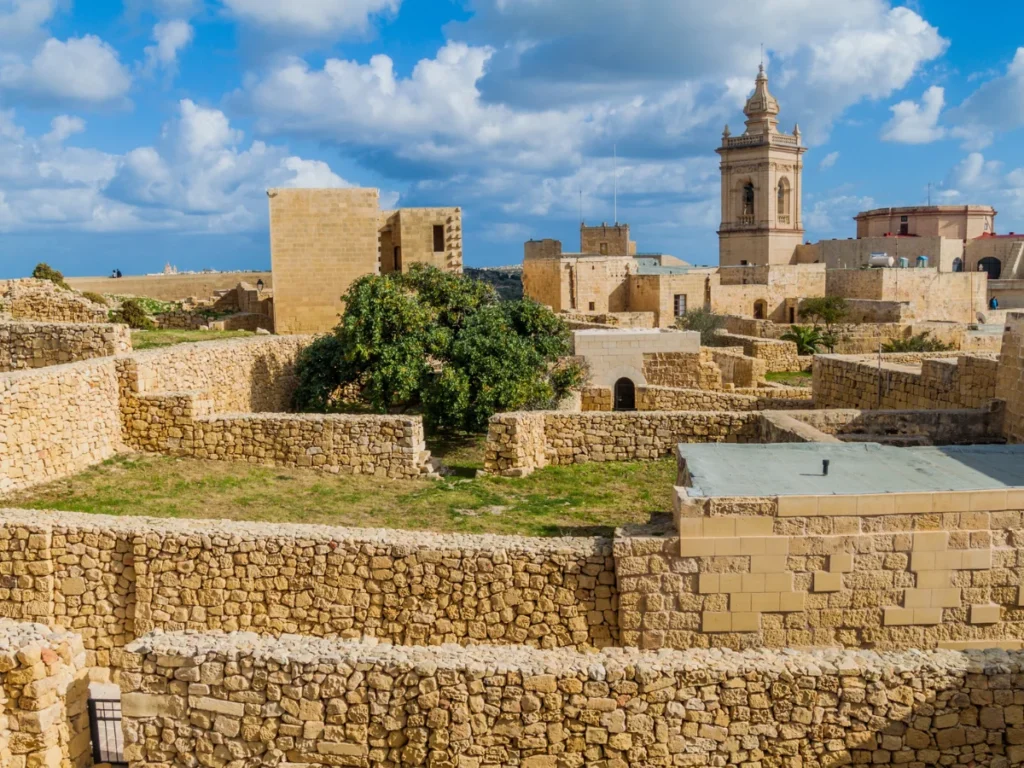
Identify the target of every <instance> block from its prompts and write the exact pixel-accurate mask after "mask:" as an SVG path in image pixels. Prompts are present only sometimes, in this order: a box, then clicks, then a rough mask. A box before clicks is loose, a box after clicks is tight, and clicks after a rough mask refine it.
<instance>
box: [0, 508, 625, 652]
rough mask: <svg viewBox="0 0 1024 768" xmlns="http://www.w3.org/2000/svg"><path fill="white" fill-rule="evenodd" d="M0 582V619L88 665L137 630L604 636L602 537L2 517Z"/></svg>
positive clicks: (611, 619) (554, 640)
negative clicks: (76, 638)
mask: <svg viewBox="0 0 1024 768" xmlns="http://www.w3.org/2000/svg"><path fill="white" fill-rule="evenodd" d="M4 579H6V581H3V580H4ZM0 583H2V584H4V585H5V586H3V587H0V615H4V616H12V617H14V618H17V619H22V620H31V621H41V622H42V621H44V622H48V623H54V624H58V625H60V626H62V627H66V628H68V629H70V630H73V631H74V632H76V633H78V634H80V635H81V636H82V638H83V642H84V644H85V648H86V650H87V654H88V664H89V666H91V667H95V666H98V667H104V666H109V665H110V664H111V663H112V658H113V656H114V655H115V653H114V652H115V651H118V650H119V649H121V648H123V647H124V646H125V644H127V643H128V642H130V641H131V640H133V639H134V638H135V637H138V636H139V635H141V634H144V633H145V632H149V631H152V630H163V631H176V630H186V629H188V630H211V629H213V630H227V631H234V630H245V631H254V632H259V633H262V634H273V635H280V634H302V635H309V636H320V637H323V636H341V637H360V636H369V637H376V638H379V639H381V640H387V641H390V642H396V643H406V644H428V645H436V644H439V643H445V642H449V643H460V644H478V643H493V644H523V645H531V646H537V647H545V648H554V647H559V646H565V645H572V646H579V647H583V648H589V647H602V646H606V645H613V644H616V643H617V642H618V629H617V623H616V621H617V610H618V602H617V601H618V597H617V593H616V591H615V565H614V561H613V560H612V544H611V541H610V540H609V539H602V538H565V539H557V538H555V539H530V538H524V537H515V536H468V535H466V536H464V535H442V534H434V533H426V532H411V531H394V530H374V529H347V528H334V527H327V526H306V525H269V524H253V523H232V522H227V521H213V520H211V521H203V522H201V523H198V524H197V522H196V521H176V520H156V519H152V518H143V517H110V516H104V515H84V514H75V513H53V512H37V511H28V510H2V511H0Z"/></svg>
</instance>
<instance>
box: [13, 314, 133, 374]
mask: <svg viewBox="0 0 1024 768" xmlns="http://www.w3.org/2000/svg"><path fill="white" fill-rule="evenodd" d="M131 348H132V334H131V329H130V328H129V327H128V326H127V325H119V324H114V323H104V324H97V323H38V322H5V321H0V373H3V372H7V371H18V370H23V369H25V368H44V367H46V366H48V365H61V364H63V363H73V362H76V361H78V360H90V359H92V358H94V357H108V356H111V355H119V354H122V353H124V352H128V351H130V350H131Z"/></svg>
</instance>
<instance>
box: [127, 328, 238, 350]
mask: <svg viewBox="0 0 1024 768" xmlns="http://www.w3.org/2000/svg"><path fill="white" fill-rule="evenodd" d="M255 335H256V334H255V333H253V332H252V331H190V330H185V329H178V328H162V329H158V330H153V331H138V330H136V331H132V347H133V348H134V349H152V348H154V347H169V346H171V345H172V344H188V343H191V342H196V341H215V340H220V339H235V338H238V337H240V336H255Z"/></svg>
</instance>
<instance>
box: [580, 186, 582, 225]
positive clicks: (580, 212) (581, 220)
mask: <svg viewBox="0 0 1024 768" xmlns="http://www.w3.org/2000/svg"><path fill="white" fill-rule="evenodd" d="M580 226H581V227H582V226H583V187H580Z"/></svg>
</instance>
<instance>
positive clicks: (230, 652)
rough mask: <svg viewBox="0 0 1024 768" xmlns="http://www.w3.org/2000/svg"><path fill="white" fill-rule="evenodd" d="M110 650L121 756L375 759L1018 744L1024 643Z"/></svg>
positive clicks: (183, 644) (584, 760)
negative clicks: (861, 648) (118, 667)
mask: <svg viewBox="0 0 1024 768" xmlns="http://www.w3.org/2000/svg"><path fill="white" fill-rule="evenodd" d="M123 665H124V671H123V672H122V674H121V679H122V686H123V689H124V691H125V694H124V714H125V740H126V750H125V753H126V754H125V756H126V758H127V759H128V760H129V762H130V765H131V766H132V768H163V767H164V766H168V765H185V764H191V763H192V762H196V763H198V764H200V765H208V764H214V763H219V762H221V758H218V755H219V754H220V752H222V751H223V752H226V749H224V746H225V745H227V744H230V745H232V748H233V749H234V750H235V752H236V753H237V754H245V755H248V756H249V758H248V759H249V760H250V761H256V760H259V761H261V762H263V763H267V762H271V761H281V762H282V763H283V764H285V765H307V764H312V765H357V766H374V767H379V768H385V766H396V765H438V766H440V765H445V766H456V765H457V766H460V767H462V766H474V768H485V767H487V768H497V767H498V766H513V765H515V766H522V768H563V767H564V768H582V766H608V767H609V768H611V767H612V766H616V767H621V766H627V765H631V766H660V765H680V766H685V765H751V764H753V765H757V764H760V765H772V766H782V767H792V766H801V765H803V766H836V765H843V764H854V765H869V764H872V763H873V764H875V765H950V766H962V765H979V766H980V765H984V766H993V767H995V766H1007V765H1015V764H1018V763H1020V762H1021V761H1022V760H1024V747H1022V746H1021V745H1020V744H1019V737H1018V732H1019V731H1020V729H1021V726H1022V725H1024V717H1022V715H1021V707H1020V704H1019V703H1017V697H1016V696H1015V694H1014V691H1016V690H1019V689H1020V688H1021V687H1022V686H1024V656H1022V654H1017V653H1011V654H1008V653H1004V652H999V651H995V652H989V653H977V654H970V655H966V654H959V653H952V652H948V651H947V652H930V653H889V654H877V653H873V652H870V651H868V652H858V653H850V652H841V651H817V652H809V651H804V652H797V651H790V652H787V653H785V654H782V653H774V652H771V651H758V652H748V653H743V654H737V653H730V652H716V653H709V652H707V651H700V650H694V651H686V652H670V653H664V654H644V653H638V652H635V651H626V652H619V651H605V652H602V653H597V654H579V653H575V652H568V651H536V650H530V649H522V648H493V649H487V648H472V649H470V648H455V647H451V646H445V647H441V648H401V647H396V646H380V645H377V646H368V645H364V644H360V643H340V642H332V641H317V642H310V641H306V640H299V639H297V638H290V639H281V640H276V641H266V640H261V639H259V638H255V637H252V636H246V635H232V636H221V637H217V636H209V635H204V636H196V635H180V634H174V635H162V636H160V635H157V636H151V637H147V638H144V639H142V640H140V641H138V642H137V643H135V644H134V645H133V646H132V647H131V649H130V652H129V653H126V654H124V656H123ZM282 694H283V695H282ZM172 736H173V738H171V737H172ZM278 764H281V763H278Z"/></svg>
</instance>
